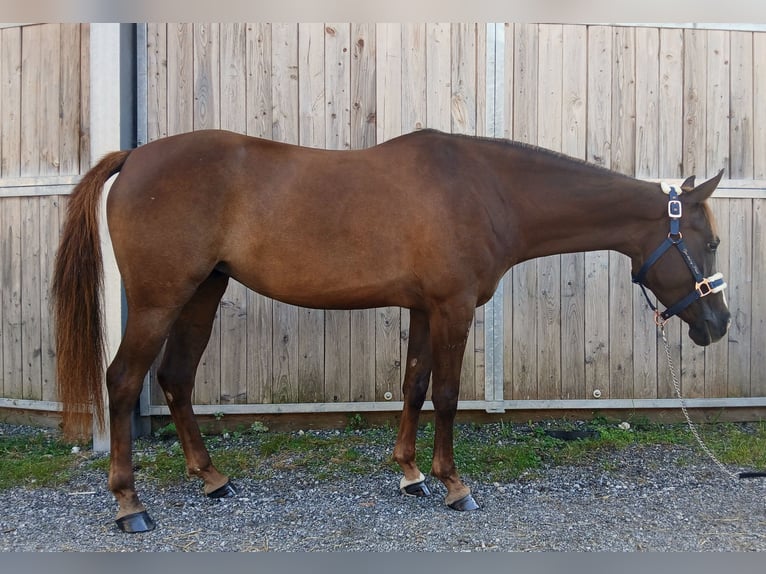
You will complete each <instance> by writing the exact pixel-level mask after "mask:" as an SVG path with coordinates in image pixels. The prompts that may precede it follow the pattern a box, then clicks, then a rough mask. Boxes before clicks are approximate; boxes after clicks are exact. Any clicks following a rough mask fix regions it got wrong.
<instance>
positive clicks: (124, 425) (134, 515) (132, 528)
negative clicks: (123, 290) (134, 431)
mask: <svg viewBox="0 0 766 574" xmlns="http://www.w3.org/2000/svg"><path fill="white" fill-rule="evenodd" d="M176 314H177V310H175V309H173V308H149V307H144V308H138V309H136V310H134V311H133V312H132V313H130V314H129V315H128V321H127V324H126V326H125V334H124V336H123V339H122V342H121V343H120V347H119V349H118V350H117V354H116V355H115V357H114V360H113V361H112V363H111V364H110V365H109V368H108V369H107V371H106V386H107V391H108V393H109V417H110V418H109V429H110V434H111V438H110V442H111V460H110V465H109V488H110V490H111V491H112V493H113V494H114V497H115V499H116V500H117V503H118V505H119V510H118V512H117V525H118V526H119V527H120V529H121V530H123V531H124V532H143V531H146V530H152V529H153V528H154V522H153V521H152V519H151V518H150V517H149V515H148V514H147V513H146V510H145V508H144V505H143V504H142V503H141V501H140V500H139V498H138V495H137V494H136V488H135V479H134V475H133V464H132V435H131V417H132V413H133V408H134V407H135V404H136V401H137V400H138V396H139V394H140V392H141V386H142V384H143V380H144V376H145V375H146V372H147V371H148V370H149V367H150V365H151V364H152V361H153V360H154V358H155V357H156V356H157V353H158V352H159V350H160V348H161V347H162V342H163V341H164V339H165V336H166V334H167V331H168V328H169V327H170V325H171V323H172V322H173V320H174V319H175V316H176Z"/></svg>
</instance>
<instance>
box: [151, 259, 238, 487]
mask: <svg viewBox="0 0 766 574" xmlns="http://www.w3.org/2000/svg"><path fill="white" fill-rule="evenodd" d="M228 279H229V278H228V276H226V275H223V274H222V273H218V272H217V271H214V272H213V273H212V274H211V275H210V276H209V277H208V278H207V279H206V280H205V281H204V282H203V283H202V284H201V285H200V286H199V288H198V289H197V292H196V293H195V294H194V296H193V297H192V298H191V300H190V301H189V302H188V303H187V304H186V305H185V306H184V308H183V309H182V310H181V314H180V315H179V316H178V319H176V322H175V323H174V324H173V327H172V329H171V331H170V335H169V336H168V340H167V344H166V346H165V354H164V356H163V358H162V363H161V364H160V368H159V370H158V371H157V380H158V382H159V384H160V387H161V388H162V391H163V392H164V393H165V399H166V400H167V403H168V407H169V408H170V414H171V416H172V417H173V422H174V423H175V425H176V430H177V432H178V437H179V439H180V441H181V446H182V448H183V451H184V456H185V457H186V468H187V471H188V473H189V475H190V476H191V475H194V476H198V477H200V478H202V480H203V481H204V482H205V494H207V495H208V496H211V497H214V498H221V497H224V496H231V495H233V494H235V490H234V487H233V486H232V485H231V483H230V482H229V479H228V478H227V477H226V476H224V475H222V474H221V473H220V472H218V470H217V469H216V468H215V466H213V463H212V462H211V460H210V455H209V454H208V451H207V449H206V448H205V444H204V442H203V440H202V435H201V434H200V431H199V426H198V425H197V421H196V418H195V417H194V412H193V411H192V400H191V395H192V389H193V387H194V376H195V373H196V371H197V366H198V364H199V361H200V358H201V357H202V353H203V352H204V350H205V346H206V345H207V342H208V339H209V338H210V331H211V329H212V326H213V320H214V319H215V313H216V309H217V308H218V302H219V301H220V300H221V297H222V296H223V293H224V291H225V290H226V284H227V283H228Z"/></svg>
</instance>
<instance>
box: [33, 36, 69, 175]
mask: <svg viewBox="0 0 766 574" xmlns="http://www.w3.org/2000/svg"><path fill="white" fill-rule="evenodd" d="M40 28H41V30H40V52H41V53H40V73H41V74H42V76H41V78H40V80H41V81H40V84H39V85H38V86H37V90H38V91H39V92H40V96H39V97H40V104H41V106H42V107H41V109H40V110H39V111H38V114H37V122H38V125H37V133H38V134H39V137H40V141H39V142H38V144H37V145H38V154H39V156H40V168H39V169H40V170H39V172H38V173H39V174H40V175H57V174H58V173H59V165H60V164H61V161H60V158H59V146H60V143H61V142H60V137H59V134H60V131H61V117H60V115H59V107H60V106H62V101H61V92H60V87H61V86H60V84H61V36H60V33H59V32H60V26H59V24H44V25H42V26H41V27H40ZM62 107H65V106H62Z"/></svg>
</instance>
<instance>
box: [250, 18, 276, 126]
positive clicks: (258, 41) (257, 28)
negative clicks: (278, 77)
mask: <svg viewBox="0 0 766 574" xmlns="http://www.w3.org/2000/svg"><path fill="white" fill-rule="evenodd" d="M247 72H248V76H247V133H248V134H249V135H252V136H256V137H262V138H267V139H271V137H272V109H273V92H272V89H271V24H248V25H247Z"/></svg>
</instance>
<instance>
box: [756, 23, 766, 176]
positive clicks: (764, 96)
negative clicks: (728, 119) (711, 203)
mask: <svg viewBox="0 0 766 574" xmlns="http://www.w3.org/2000/svg"><path fill="white" fill-rule="evenodd" d="M753 177H754V178H755V179H766V33H759V34H753Z"/></svg>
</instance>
